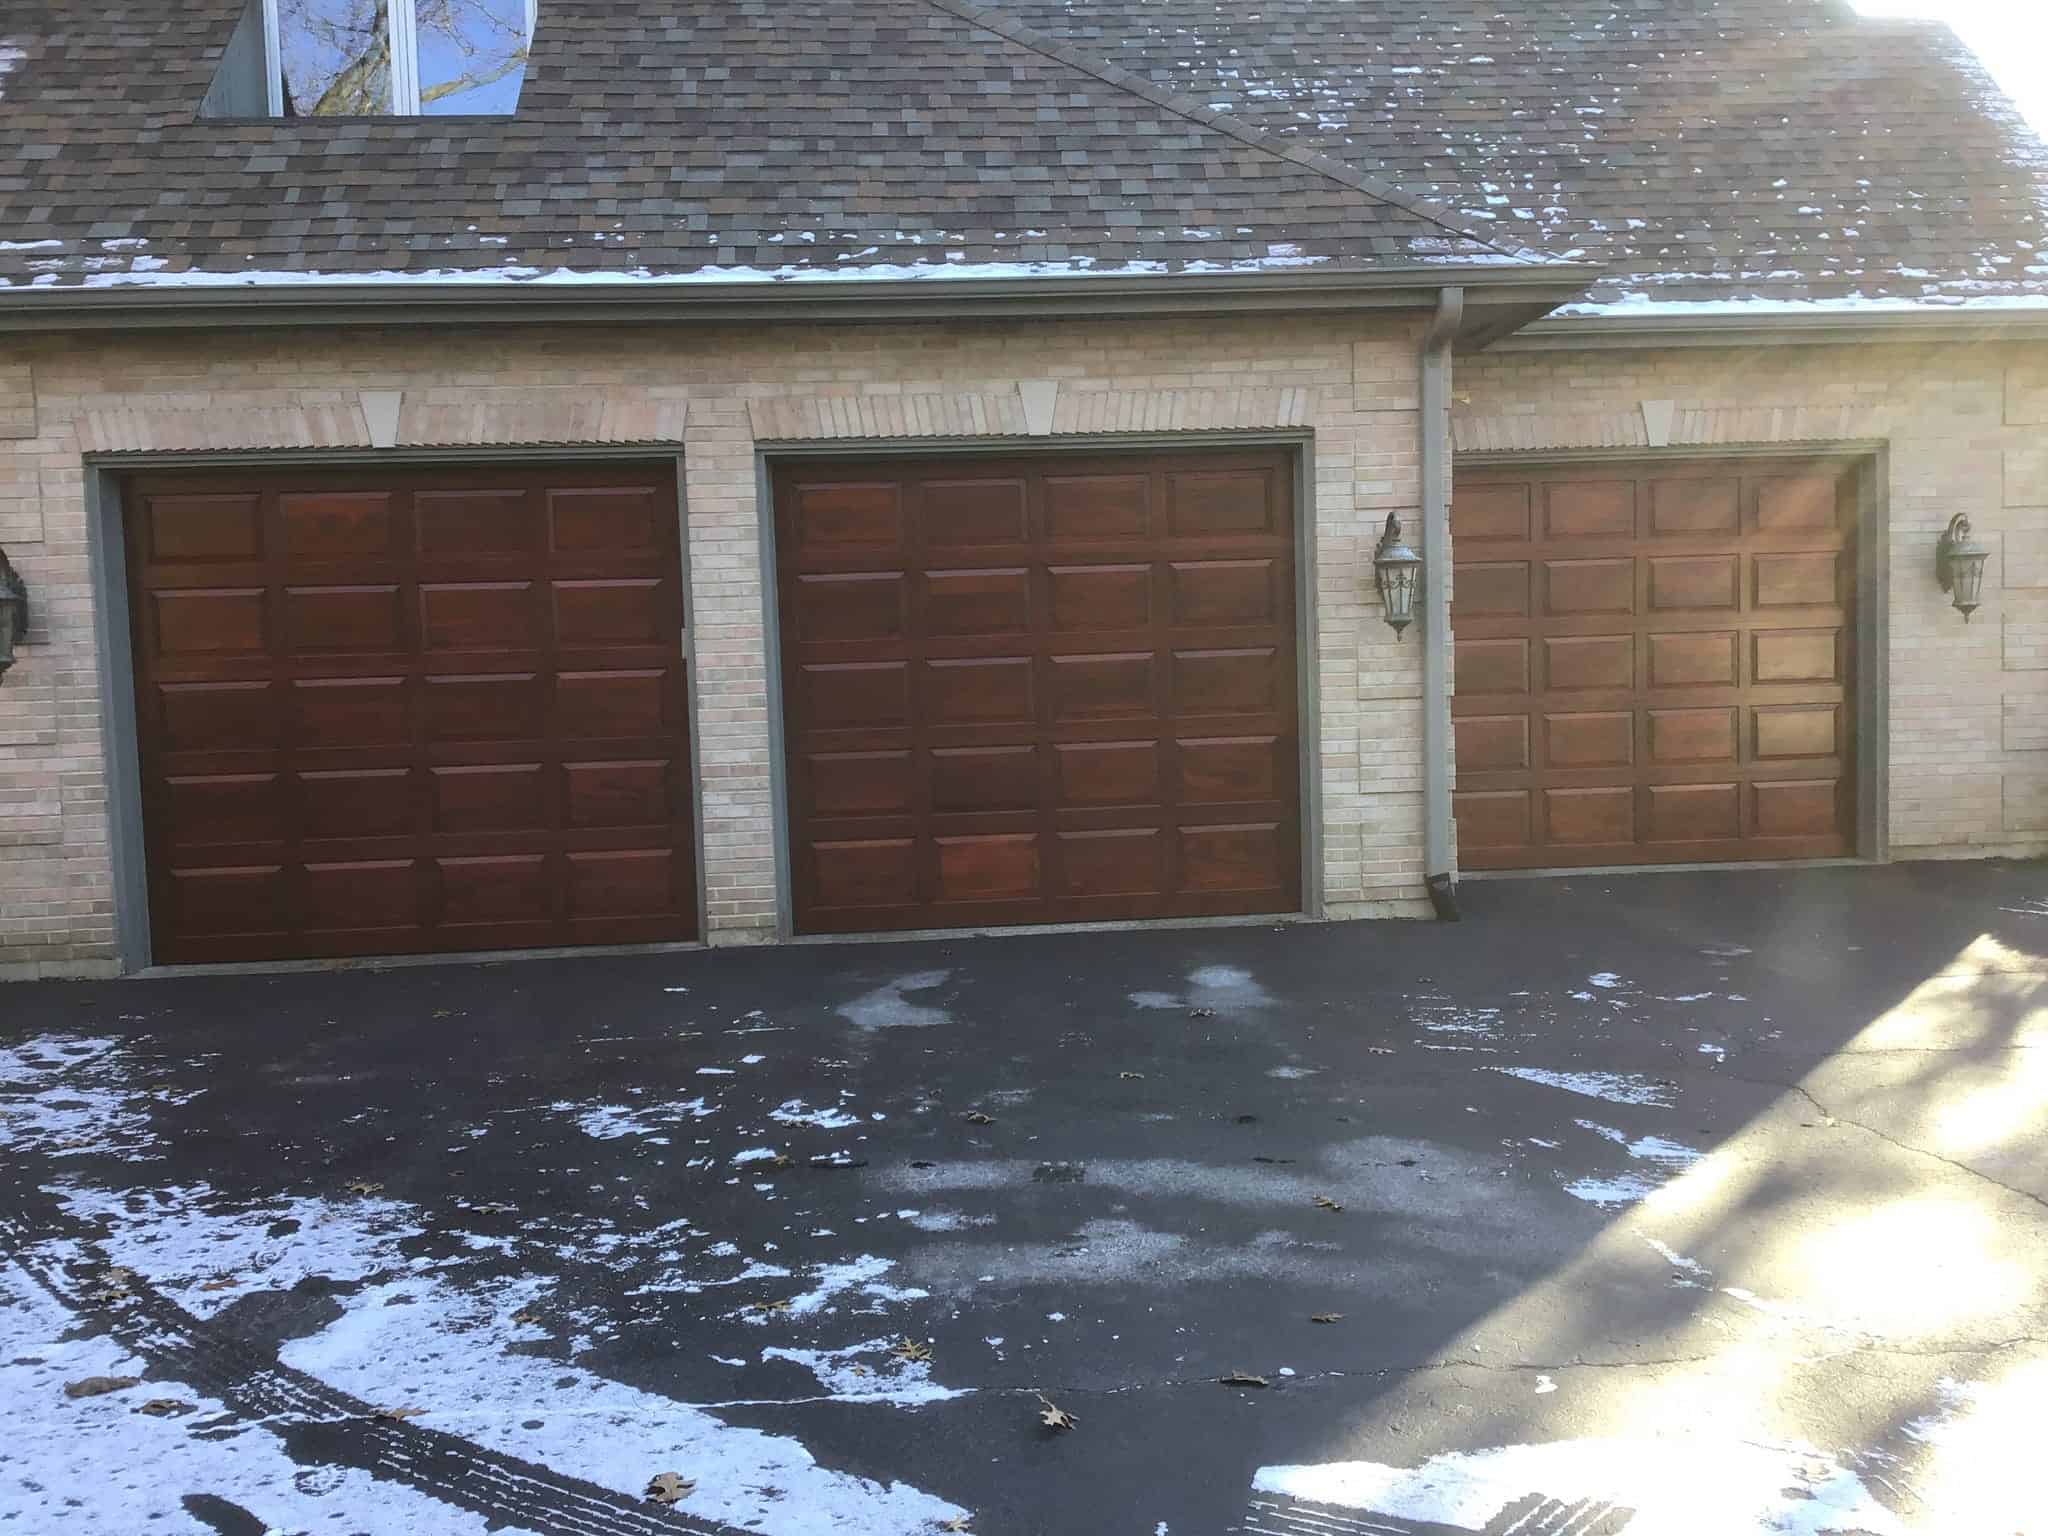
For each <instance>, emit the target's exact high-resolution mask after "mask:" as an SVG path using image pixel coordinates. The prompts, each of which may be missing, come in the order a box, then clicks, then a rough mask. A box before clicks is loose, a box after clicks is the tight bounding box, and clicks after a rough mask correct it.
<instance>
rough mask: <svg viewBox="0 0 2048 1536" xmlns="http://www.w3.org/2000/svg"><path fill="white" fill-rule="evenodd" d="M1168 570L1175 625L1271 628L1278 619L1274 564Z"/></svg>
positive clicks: (1182, 565)
mask: <svg viewBox="0 0 2048 1536" xmlns="http://www.w3.org/2000/svg"><path fill="white" fill-rule="evenodd" d="M1167 569H1168V573H1169V576H1170V579H1171V588H1172V592H1173V612H1172V620H1171V621H1172V622H1173V623H1175V624H1188V625H1196V624H1199V625H1210V626H1218V625H1236V624H1270V623H1272V622H1273V621H1274V619H1275V618H1276V617H1277V616H1278V612H1279V602H1278V596H1279V594H1278V593H1277V592H1276V591H1275V590H1274V580H1273V574H1274V572H1273V562H1272V561H1271V560H1208V561H1203V562H1201V563H1199V564H1196V563H1192V562H1181V561H1176V562H1175V563H1174V564H1172V565H1170V566H1169V567H1168V568H1167Z"/></svg>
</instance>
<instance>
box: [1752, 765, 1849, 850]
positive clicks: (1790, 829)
mask: <svg viewBox="0 0 2048 1536" xmlns="http://www.w3.org/2000/svg"><path fill="white" fill-rule="evenodd" d="M1750 788H1751V791H1752V793H1753V794H1754V795H1755V802H1756V832H1757V836H1759V837H1827V836H1829V835H1830V834H1832V833H1834V832H1835V831H1836V830H1837V829H1838V822H1839V806H1838V804H1837V801H1838V795H1839V789H1840V786H1839V785H1838V784H1837V782H1836V781H1835V780H1833V779H1787V780H1760V781H1759V782H1757V783H1755V784H1753V785H1751V786H1750Z"/></svg>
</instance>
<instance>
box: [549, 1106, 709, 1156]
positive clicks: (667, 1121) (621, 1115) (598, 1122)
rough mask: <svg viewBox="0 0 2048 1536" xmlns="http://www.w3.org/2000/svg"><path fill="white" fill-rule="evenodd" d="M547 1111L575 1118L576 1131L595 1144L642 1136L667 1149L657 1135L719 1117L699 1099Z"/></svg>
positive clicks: (661, 1138) (561, 1108)
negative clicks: (688, 1121)
mask: <svg viewBox="0 0 2048 1536" xmlns="http://www.w3.org/2000/svg"><path fill="white" fill-rule="evenodd" d="M548 1108H549V1109H551V1110H553V1111H554V1112H555V1113H557V1114H572V1115H574V1116H575V1117H576V1128H577V1129H578V1130H580V1131H581V1132H583V1134H584V1135H586V1136H588V1137H590V1138H591V1139H592V1140H594V1141H617V1140H618V1139H619V1138H620V1137H622V1136H643V1137H645V1138H646V1139H647V1140H649V1141H650V1142H652V1143H653V1144H654V1145H656V1146H661V1147H665V1146H667V1145H668V1143H669V1138H668V1137H666V1136H664V1135H661V1134H659V1133H660V1132H662V1131H666V1130H670V1129H672V1128H673V1127H674V1126H675V1124H676V1122H678V1121H680V1120H683V1119H686V1118H687V1119H694V1120H702V1119H703V1118H704V1117H705V1116H706V1115H715V1114H717V1113H718V1109H717V1106H715V1105H712V1104H708V1103H706V1102H705V1101H704V1100H703V1099H701V1098H699V1099H682V1100H678V1101H676V1102H674V1103H666V1104H652V1105H638V1104H634V1105H626V1104H596V1105H585V1106H579V1105H577V1104H573V1103H570V1102H567V1101H557V1102H556V1103H553V1104H550V1105H549V1106H548Z"/></svg>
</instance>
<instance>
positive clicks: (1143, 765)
mask: <svg viewBox="0 0 2048 1536" xmlns="http://www.w3.org/2000/svg"><path fill="white" fill-rule="evenodd" d="M1053 751H1054V754H1055V756H1056V759H1057V762H1058V784H1059V801H1060V804H1061V805H1063V806H1077V807H1078V806H1098V805H1156V804H1158V803H1159V802H1160V801H1161V800H1163V799H1164V798H1165V796H1164V794H1163V792H1162V789H1161V785H1160V776H1159V744H1158V743H1157V742H1152V741H1090V742H1062V743H1061V744H1060V745H1058V746H1057V747H1055V748H1054V749H1053Z"/></svg>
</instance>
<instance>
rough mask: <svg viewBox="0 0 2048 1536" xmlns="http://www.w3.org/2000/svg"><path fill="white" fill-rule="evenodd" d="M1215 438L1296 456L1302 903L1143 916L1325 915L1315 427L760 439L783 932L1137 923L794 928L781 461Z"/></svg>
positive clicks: (787, 935) (757, 457)
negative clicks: (1281, 908)
mask: <svg viewBox="0 0 2048 1536" xmlns="http://www.w3.org/2000/svg"><path fill="white" fill-rule="evenodd" d="M1208 448H1213V449H1217V450H1220V451H1226V452H1227V451H1228V450H1230V449H1233V448H1280V449H1285V450H1287V451H1288V452H1289V454H1290V456H1291V458H1292V461H1293V462H1292V466H1291V467H1292V470H1293V477H1294V530H1295V532H1294V644H1295V648H1296V649H1295V654H1296V658H1297V661H1296V666H1295V669H1294V670H1295V711H1296V717H1297V725H1296V736H1297V741H1298V751H1299V761H1298V762H1297V763H1296V765H1295V767H1296V772H1297V774H1298V780H1299V786H1300V788H1299V797H1300V798H1299V804H1300V838H1301V848H1300V868H1301V908H1300V910H1299V911H1298V912H1295V913H1285V912H1283V913H1270V912H1268V913H1261V914H1256V915H1252V916H1245V917H1181V918H1156V919H1146V920H1145V921H1146V923H1147V924H1148V925H1153V924H1156V925H1159V926H1166V927H1203V926H1216V927H1227V926H1243V925H1246V924H1250V923H1271V922H1274V921H1276V920H1278V921H1283V922H1284V921H1287V920H1289V919H1290V918H1292V919H1302V918H1306V919H1309V920H1311V921H1313V920H1316V919H1320V918H1321V917H1322V916H1323V913H1324V899H1323V869H1322V858H1321V849H1322V845H1323V837H1322V827H1323V815H1322V811H1323V806H1322V784H1321V781H1320V777H1319V776H1318V775H1317V774H1316V773H1315V771H1314V765H1315V764H1317V763H1318V762H1320V761H1321V750H1322V730H1321V722H1322V715H1321V708H1322V705H1321V697H1322V694H1321V679H1320V676H1319V669H1318V668H1317V666H1316V665H1315V659H1316V657H1317V655H1318V650H1317V646H1316V607H1315V600H1314V595H1315V590H1316V585H1315V581H1316V536H1315V528H1316V523H1315V440H1314V435H1313V434H1312V433H1309V432H1202V433H1172V432H1166V433H1161V432H1144V433H1138V432H1133V433H1116V434H1104V435H1101V436H1090V437H1086V438H1069V439H1061V440H1059V441H1053V442H1048V441H1044V440H1033V439H1021V440H1020V439H1018V438H1015V437H1000V436H986V437H947V438H916V437H901V438H889V439H886V440H877V439H872V438H863V439H853V440H849V439H845V438H827V439H819V440H802V441H798V440H790V441H777V442H763V443H759V444H757V445H756V448H755V454H754V485H755V495H756V506H757V510H758V516H757V518H756V523H757V526H758V527H759V530H760V539H761V604H762V609H761V616H762V625H763V633H764V634H765V636H766V637H767V675H768V731H769V755H768V760H769V778H770V794H771V796H772V804H773V812H772V814H773V817H774V844H775V933H776V937H777V938H778V939H781V940H783V941H785V942H796V943H806V944H811V943H816V944H841V943H854V942H859V941H861V940H864V939H885V938H886V939H915V938H940V937H945V936H947V935H952V934H958V933H960V932H962V931H969V932H974V933H1044V932H1048V931H1053V932H1059V931H1067V930H1082V931H1085V930H1089V929H1107V930H1116V929H1122V928H1129V927H1131V926H1132V924H1131V923H1130V922H1125V921H1110V922H1076V923H1050V924H1029V925H1003V924H993V925H987V926H979V925H977V926H975V927H973V928H971V929H968V930H961V929H954V928H916V929H889V930H884V931H878V932H875V933H865V934H864V933H820V934H800V933H798V932H797V931H796V886H795V881H794V859H793V855H792V838H793V837H794V831H795V829H794V826H793V824H792V818H791V814H790V803H789V746H788V740H787V729H786V701H785V699H784V697H783V686H782V613H781V602H780V597H779V593H780V587H781V581H780V572H781V566H780V565H779V564H778V563H777V551H776V541H775V527H776V516H775V470H776V467H777V466H778V465H781V464H785V463H789V462H792V461H796V462H801V461H803V460H806V459H832V460H843V461H846V462H849V463H851V462H857V461H860V460H864V459H865V460H883V459H908V458H916V459H944V458H966V457H987V456H988V455H991V454H1000V455H1002V456H1003V457H1005V458H1059V457H1067V458H1075V457H1099V456H1102V455H1105V454H1121V453H1131V454H1145V453H1189V452H1199V451H1201V450H1202V449H1208Z"/></svg>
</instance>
